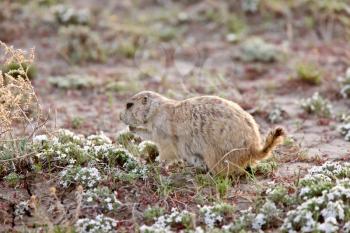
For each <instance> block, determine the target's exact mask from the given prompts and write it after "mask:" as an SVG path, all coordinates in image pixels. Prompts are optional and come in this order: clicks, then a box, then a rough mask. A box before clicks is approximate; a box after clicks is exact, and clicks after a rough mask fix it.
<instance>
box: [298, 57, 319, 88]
mask: <svg viewBox="0 0 350 233" xmlns="http://www.w3.org/2000/svg"><path fill="white" fill-rule="evenodd" d="M297 73H298V77H299V78H300V79H301V80H302V81H304V82H307V83H309V84H313V85H319V84H320V83H321V81H322V74H321V71H320V68H319V67H318V66H316V65H315V64H313V63H305V62H304V63H300V64H299V65H298V66H297Z"/></svg>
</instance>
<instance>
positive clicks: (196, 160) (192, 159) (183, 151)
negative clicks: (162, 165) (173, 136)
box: [178, 142, 208, 171]
mask: <svg viewBox="0 0 350 233" xmlns="http://www.w3.org/2000/svg"><path fill="white" fill-rule="evenodd" d="M178 151H179V156H180V158H181V159H182V160H183V161H184V162H186V163H187V164H189V165H192V166H194V167H196V168H200V169H202V170H205V171H206V170H207V169H208V167H207V164H206V162H205V160H204V157H203V154H202V153H200V152H198V151H197V150H196V149H195V148H192V147H191V145H190V144H188V143H186V142H182V143H179V144H178Z"/></svg>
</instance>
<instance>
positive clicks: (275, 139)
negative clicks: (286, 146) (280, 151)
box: [255, 127, 286, 160]
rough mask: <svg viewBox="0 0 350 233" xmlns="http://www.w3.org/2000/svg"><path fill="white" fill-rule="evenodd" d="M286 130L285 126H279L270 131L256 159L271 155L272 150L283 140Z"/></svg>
mask: <svg viewBox="0 0 350 233" xmlns="http://www.w3.org/2000/svg"><path fill="white" fill-rule="evenodd" d="M285 135H286V132H285V130H284V129H283V128H281V127H277V128H275V129H273V130H271V131H270V132H269V134H268V135H267V137H266V139H265V144H264V146H263V148H262V149H261V151H260V152H259V153H258V154H257V155H256V157H255V159H257V160H261V159H264V158H266V157H267V156H269V155H270V153H271V151H272V150H273V149H274V148H275V147H276V146H277V145H279V144H281V143H282V142H283V138H284V136H285Z"/></svg>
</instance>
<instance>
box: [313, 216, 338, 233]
mask: <svg viewBox="0 0 350 233" xmlns="http://www.w3.org/2000/svg"><path fill="white" fill-rule="evenodd" d="M318 230H320V231H321V232H325V233H333V232H339V231H338V230H339V227H338V222H337V220H336V219H335V218H332V217H331V218H327V219H326V220H325V222H324V223H322V224H320V225H319V226H318Z"/></svg>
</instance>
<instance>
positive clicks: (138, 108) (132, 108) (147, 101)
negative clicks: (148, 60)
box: [120, 91, 285, 174]
mask: <svg viewBox="0 0 350 233" xmlns="http://www.w3.org/2000/svg"><path fill="white" fill-rule="evenodd" d="M120 119H121V120H122V121H123V122H124V123H125V124H127V125H129V128H130V130H131V131H133V132H135V133H136V134H139V136H141V137H142V138H143V139H145V140H152V141H154V142H155V143H156V144H157V146H158V149H159V152H160V159H161V160H166V161H171V160H176V159H182V160H184V161H187V162H188V163H190V164H192V165H194V166H198V167H202V166H203V164H205V165H206V166H207V168H209V170H210V171H211V172H213V173H215V174H237V173H241V172H242V171H243V170H244V168H245V167H246V166H247V165H249V164H252V163H254V162H255V161H257V160H261V159H264V158H266V157H268V156H269V155H270V152H271V151H272V150H273V149H274V147H275V146H276V145H278V144H280V143H281V141H282V140H281V139H282V138H283V137H284V136H285V131H284V130H283V129H282V128H280V127H278V128H276V129H274V130H271V131H270V132H269V134H268V136H267V137H266V140H265V142H264V143H262V142H261V137H260V133H259V127H258V125H257V123H256V122H255V120H254V118H253V117H252V116H251V115H250V114H249V113H248V112H246V111H244V110H243V109H242V108H241V107H240V106H239V105H238V104H236V103H234V102H232V101H228V100H225V99H222V98H220V97H217V96H201V97H194V98H190V99H186V100H183V101H176V100H172V99H168V98H166V97H164V96H162V95H160V94H157V93H155V92H151V91H143V92H140V93H138V94H136V95H134V96H133V97H131V98H130V99H129V100H128V101H127V102H126V105H125V108H124V110H123V112H122V113H121V115H120ZM242 145H243V146H242Z"/></svg>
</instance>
